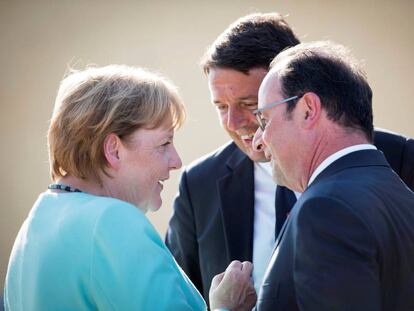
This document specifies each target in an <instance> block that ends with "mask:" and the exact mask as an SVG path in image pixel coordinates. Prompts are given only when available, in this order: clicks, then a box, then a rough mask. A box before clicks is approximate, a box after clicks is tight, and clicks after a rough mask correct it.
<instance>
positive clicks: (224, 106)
mask: <svg viewBox="0 0 414 311" xmlns="http://www.w3.org/2000/svg"><path fill="white" fill-rule="evenodd" d="M216 108H217V109H218V110H220V111H223V110H226V109H227V106H226V105H216Z"/></svg>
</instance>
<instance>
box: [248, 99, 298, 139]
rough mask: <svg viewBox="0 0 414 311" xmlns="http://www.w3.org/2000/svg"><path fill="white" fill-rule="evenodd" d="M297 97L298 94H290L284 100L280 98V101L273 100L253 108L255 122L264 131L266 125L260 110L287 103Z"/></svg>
mask: <svg viewBox="0 0 414 311" xmlns="http://www.w3.org/2000/svg"><path fill="white" fill-rule="evenodd" d="M297 98H299V96H292V97H289V98H286V99H284V100H281V101H278V102H275V103H271V104H269V105H267V106H266V107H263V108H259V109H256V110H254V111H253V114H254V115H255V116H256V119H257V122H258V123H259V126H260V128H261V130H262V131H264V130H265V127H266V120H265V119H264V118H263V114H262V111H264V110H267V109H270V108H274V107H276V106H278V105H280V104H284V103H287V102H289V101H291V100H294V99H297Z"/></svg>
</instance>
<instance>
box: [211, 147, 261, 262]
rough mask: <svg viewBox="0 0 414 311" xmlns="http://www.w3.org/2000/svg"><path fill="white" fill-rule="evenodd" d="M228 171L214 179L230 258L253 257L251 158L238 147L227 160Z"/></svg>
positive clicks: (252, 179) (230, 259)
mask: <svg viewBox="0 0 414 311" xmlns="http://www.w3.org/2000/svg"><path fill="white" fill-rule="evenodd" d="M226 164H227V167H228V169H229V173H228V174H227V175H225V176H223V177H222V178H220V179H218V180H217V189H218V192H219V195H220V211H221V215H222V219H223V227H224V228H223V230H224V233H225V239H226V240H225V243H226V246H227V247H226V248H227V256H228V260H229V262H230V261H232V260H241V261H243V260H249V261H251V260H252V256H253V255H252V253H253V217H254V177H253V162H252V161H251V160H250V159H249V158H248V157H247V156H246V155H245V154H244V153H242V152H241V151H240V150H239V149H238V148H237V150H235V152H234V153H233V155H232V156H231V157H230V158H229V159H228V161H227V163H226Z"/></svg>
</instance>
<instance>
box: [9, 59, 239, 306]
mask: <svg viewBox="0 0 414 311" xmlns="http://www.w3.org/2000/svg"><path fill="white" fill-rule="evenodd" d="M184 111H185V110H184V106H183V104H182V101H181V99H180V97H179V95H178V93H177V91H176V89H175V87H174V86H173V85H172V84H171V83H170V82H168V81H167V80H166V79H164V78H162V77H160V76H158V75H155V74H153V73H150V72H148V71H145V70H142V69H138V68H132V67H127V66H119V65H111V66H106V67H101V68H88V69H86V70H83V71H78V72H74V73H72V74H70V75H69V76H67V77H66V78H65V79H64V80H63V81H62V82H61V85H60V88H59V92H58V96H57V99H56V103H55V108H54V111H53V115H52V119H51V122H50V128H49V132H48V146H49V158H50V167H51V175H52V179H53V182H54V183H52V184H51V185H49V187H48V188H49V189H48V191H46V192H44V193H42V194H40V196H39V198H38V199H37V201H36V203H35V204H34V206H33V208H32V210H31V211H30V213H29V215H28V217H27V219H26V220H25V222H24V223H23V225H22V227H21V229H20V231H19V234H18V236H17V238H16V241H15V244H14V247H13V250H12V254H11V257H10V261H9V266H8V271H7V276H6V286H5V297H4V298H5V307H6V310H113V309H117V310H132V309H139V310H205V309H206V305H205V302H204V301H203V299H202V297H201V295H200V294H199V293H198V291H197V290H196V289H195V287H194V286H193V284H192V283H191V282H190V281H189V279H188V278H187V277H186V275H185V274H184V273H183V272H182V270H181V269H180V268H179V267H178V266H177V264H176V263H175V261H174V259H173V257H172V255H171V253H170V252H169V251H168V249H167V248H166V247H165V245H164V243H163V241H162V240H161V238H160V237H159V235H158V234H157V233H156V231H155V229H154V228H153V226H152V225H151V224H150V222H149V221H148V220H147V218H146V217H145V215H144V214H145V212H146V211H148V210H152V211H156V210H158V209H159V208H160V206H161V196H160V193H161V191H162V189H163V182H164V181H165V180H167V179H168V178H169V174H170V171H171V170H174V169H178V168H180V167H181V160H180V157H179V156H178V154H177V152H176V150H175V147H174V144H173V137H174V132H175V130H176V129H177V128H178V127H179V126H180V125H181V124H182V122H183V120H184V114H185V112H184ZM229 306H230V307H231V306H232V305H231V304H230V305H229Z"/></svg>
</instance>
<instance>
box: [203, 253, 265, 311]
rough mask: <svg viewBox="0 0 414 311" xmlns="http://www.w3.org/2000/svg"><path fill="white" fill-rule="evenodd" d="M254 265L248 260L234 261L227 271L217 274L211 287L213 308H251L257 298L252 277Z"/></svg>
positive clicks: (211, 304) (211, 305)
mask: <svg viewBox="0 0 414 311" xmlns="http://www.w3.org/2000/svg"><path fill="white" fill-rule="evenodd" d="M252 271H253V265H252V264H251V263H250V262H248V261H244V262H240V261H237V260H235V261H232V262H231V263H230V264H229V266H228V267H227V269H226V271H224V272H223V273H220V274H217V275H216V276H215V277H214V278H213V281H212V282H211V287H210V294H209V296H210V307H211V310H214V309H217V308H225V309H229V310H251V309H252V308H253V307H254V306H255V304H256V300H257V295H256V291H255V289H254V286H253V283H252V281H251V279H250V277H251V274H252Z"/></svg>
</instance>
